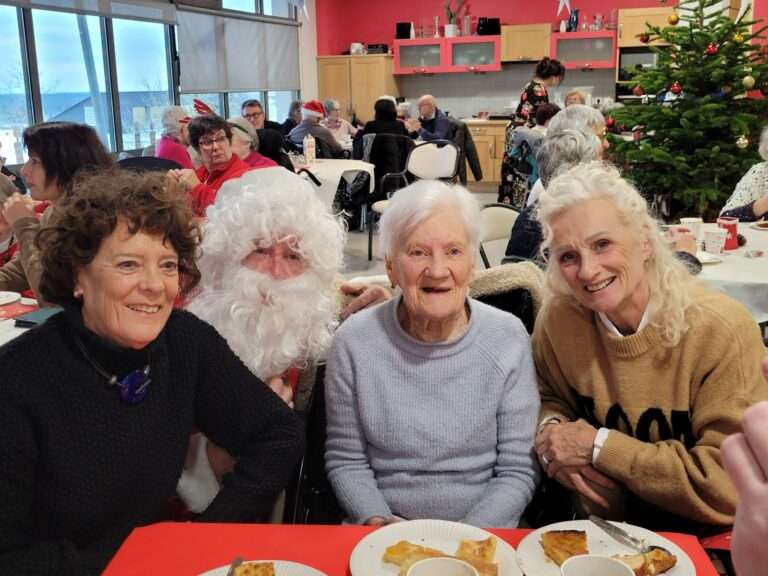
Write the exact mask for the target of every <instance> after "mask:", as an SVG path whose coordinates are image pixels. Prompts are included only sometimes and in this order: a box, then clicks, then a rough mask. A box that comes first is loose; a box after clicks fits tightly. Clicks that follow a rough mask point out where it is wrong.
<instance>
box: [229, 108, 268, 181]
mask: <svg viewBox="0 0 768 576" xmlns="http://www.w3.org/2000/svg"><path fill="white" fill-rule="evenodd" d="M227 122H229V124H230V126H232V152H234V153H235V154H236V155H237V156H238V157H239V158H240V159H241V160H242V161H243V162H245V163H246V164H248V166H250V167H251V168H273V167H275V166H277V162H275V161H274V160H272V159H270V158H267V157H266V156H262V155H261V154H259V152H258V151H257V150H258V148H259V136H258V134H257V133H256V130H255V129H254V128H253V126H251V124H250V122H248V120H246V119H245V118H242V117H239V116H236V117H234V118H230V119H229V120H227Z"/></svg>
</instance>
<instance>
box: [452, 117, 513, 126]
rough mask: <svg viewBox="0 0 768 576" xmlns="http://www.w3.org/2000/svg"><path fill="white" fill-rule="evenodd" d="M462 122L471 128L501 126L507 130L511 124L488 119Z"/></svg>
mask: <svg viewBox="0 0 768 576" xmlns="http://www.w3.org/2000/svg"><path fill="white" fill-rule="evenodd" d="M461 121H462V122H465V123H467V124H469V125H470V126H488V127H491V126H501V127H503V128H506V127H507V124H509V120H488V119H486V118H462V119H461Z"/></svg>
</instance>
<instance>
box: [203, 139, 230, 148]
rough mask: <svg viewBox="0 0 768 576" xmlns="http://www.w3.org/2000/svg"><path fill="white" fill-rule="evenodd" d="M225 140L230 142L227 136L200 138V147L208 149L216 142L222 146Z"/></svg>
mask: <svg viewBox="0 0 768 576" xmlns="http://www.w3.org/2000/svg"><path fill="white" fill-rule="evenodd" d="M224 142H229V139H228V138H227V137H226V136H216V138H211V139H205V140H200V141H199V142H198V144H199V146H200V148H205V149H207V150H208V149H211V148H213V145H214V144H218V145H219V146H222V145H223V144H224Z"/></svg>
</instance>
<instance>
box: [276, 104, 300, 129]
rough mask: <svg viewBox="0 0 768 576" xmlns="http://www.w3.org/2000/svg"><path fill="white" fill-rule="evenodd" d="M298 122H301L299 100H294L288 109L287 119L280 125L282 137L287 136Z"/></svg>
mask: <svg viewBox="0 0 768 576" xmlns="http://www.w3.org/2000/svg"><path fill="white" fill-rule="evenodd" d="M299 122H301V100H294V101H293V102H291V105H290V106H289V107H288V118H286V119H285V122H283V123H282V124H281V125H280V126H281V127H282V132H283V135H284V136H288V134H290V133H291V130H293V129H294V128H296V126H297V125H298V124H299Z"/></svg>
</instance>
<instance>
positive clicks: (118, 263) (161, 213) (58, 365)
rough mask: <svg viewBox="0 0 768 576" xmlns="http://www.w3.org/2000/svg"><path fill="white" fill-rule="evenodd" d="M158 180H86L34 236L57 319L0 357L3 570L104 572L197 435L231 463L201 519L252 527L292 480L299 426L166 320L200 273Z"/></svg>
mask: <svg viewBox="0 0 768 576" xmlns="http://www.w3.org/2000/svg"><path fill="white" fill-rule="evenodd" d="M167 184H168V181H167V180H166V178H165V176H164V175H162V174H136V173H132V172H127V171H106V172H103V173H101V174H97V175H92V176H89V177H88V178H87V179H83V180H81V181H79V182H78V183H77V184H76V185H75V187H74V189H73V191H72V193H71V195H68V196H67V197H65V198H64V199H62V200H61V201H60V202H59V203H57V205H56V208H55V210H54V213H53V215H52V217H51V224H50V226H49V227H47V228H43V229H42V230H41V231H40V233H39V235H38V240H37V242H38V245H39V247H40V251H41V260H42V264H43V267H42V269H43V275H42V279H41V281H40V290H41V293H42V295H43V297H44V298H45V299H46V301H48V302H52V303H55V304H59V305H61V306H63V307H64V311H63V312H60V313H58V314H56V315H54V316H53V317H52V318H50V319H49V320H48V321H47V322H45V323H44V324H43V325H41V326H39V327H37V328H34V329H32V330H30V331H28V332H27V333H25V334H22V335H21V336H18V337H17V338H16V339H14V340H12V341H11V342H9V343H8V344H6V345H5V346H3V347H2V348H0V365H2V366H3V402H0V438H1V439H2V441H0V461H2V462H3V465H2V466H0V495H2V496H0V573H2V574H29V573H39V574H98V573H101V571H102V570H103V569H104V567H105V566H106V564H107V562H108V561H109V559H110V557H111V556H112V555H113V554H114V552H115V551H116V550H117V548H118V547H119V546H120V544H121V543H122V541H123V540H124V539H125V537H126V536H128V534H129V533H130V532H131V530H133V529H134V528H136V527H138V526H143V525H146V524H150V523H153V522H158V521H160V520H161V519H163V517H164V514H165V512H166V510H167V507H168V503H169V500H170V499H171V498H172V496H173V495H174V494H175V488H176V482H177V481H178V479H179V475H180V474H181V469H182V467H183V465H184V459H185V457H186V454H187V446H188V444H189V437H190V434H191V433H192V430H193V429H194V428H198V429H199V430H201V431H202V432H203V433H204V434H206V435H207V436H208V437H210V438H211V439H213V441H215V442H216V444H217V445H219V446H222V447H224V448H225V449H226V450H227V451H229V452H230V453H232V454H234V455H236V456H237V458H238V465H237V466H235V468H234V470H233V471H232V472H231V473H230V474H228V475H227V476H226V477H225V478H224V481H223V487H222V490H221V491H220V492H219V494H218V496H217V497H216V499H215V500H214V501H213V502H212V503H211V505H210V506H209V507H208V508H207V509H206V510H205V511H204V512H203V513H202V514H201V516H200V520H201V521H208V522H254V521H258V520H260V519H262V518H263V517H264V516H265V515H266V514H267V513H268V512H269V510H270V509H271V507H272V503H273V500H274V497H275V495H276V494H277V493H278V492H279V491H280V490H282V489H283V487H284V486H285V485H286V484H287V482H288V480H289V478H290V476H291V474H292V473H293V471H294V469H295V466H296V463H297V461H298V459H299V456H300V454H301V449H302V444H303V432H302V426H301V424H300V422H299V421H298V419H297V417H296V416H295V415H294V414H293V413H292V412H291V410H290V409H289V408H288V406H286V405H285V403H284V402H283V401H281V400H280V399H279V398H278V397H277V396H276V395H275V394H274V393H273V392H272V391H270V389H269V388H268V387H267V386H266V385H265V384H264V383H263V382H262V381H261V380H259V379H258V378H257V377H256V376H254V375H253V374H251V372H250V371H249V370H248V369H247V368H246V366H245V365H244V364H243V363H242V362H241V361H240V360H239V359H238V358H237V356H236V355H235V354H234V353H233V352H232V350H230V348H229V346H228V345H227V343H226V341H225V340H224V338H222V337H221V336H219V334H218V333H217V332H216V331H215V330H214V329H213V328H212V327H211V326H209V325H208V324H206V323H205V322H203V321H201V320H199V319H197V318H196V317H195V316H193V315H192V314H190V313H188V312H185V311H182V310H173V302H174V300H175V298H176V296H177V295H178V293H179V291H182V292H185V291H187V290H190V289H192V288H193V287H194V286H195V284H196V283H197V280H198V278H199V272H198V269H197V265H196V263H195V257H196V252H197V250H198V241H199V240H198V239H199V233H198V230H197V228H196V227H195V226H194V224H193V215H192V213H191V211H190V210H189V208H188V206H187V205H186V202H185V199H184V195H183V193H181V192H179V191H176V190H174V189H172V188H175V186H174V187H172V188H171V187H169V186H168V185H167ZM41 352H42V353H41Z"/></svg>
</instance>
